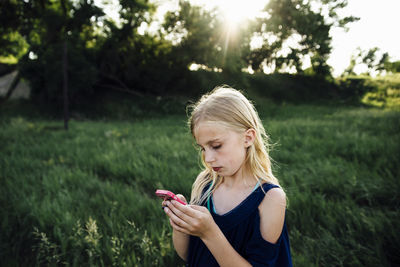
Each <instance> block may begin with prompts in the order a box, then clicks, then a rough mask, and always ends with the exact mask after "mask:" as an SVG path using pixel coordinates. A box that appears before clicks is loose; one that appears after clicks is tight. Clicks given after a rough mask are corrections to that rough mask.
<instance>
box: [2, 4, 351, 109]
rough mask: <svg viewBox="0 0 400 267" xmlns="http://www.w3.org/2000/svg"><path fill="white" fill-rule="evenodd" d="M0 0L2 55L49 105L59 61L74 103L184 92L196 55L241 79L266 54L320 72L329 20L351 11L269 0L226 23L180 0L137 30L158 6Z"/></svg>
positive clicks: (54, 100)
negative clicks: (254, 12) (307, 63)
mask: <svg viewBox="0 0 400 267" xmlns="http://www.w3.org/2000/svg"><path fill="white" fill-rule="evenodd" d="M0 4H1V5H2V8H1V9H0V12H1V13H0V22H1V23H0V35H1V37H0V48H1V49H0V50H1V54H0V57H1V60H3V61H4V60H5V58H7V60H8V62H14V63H15V62H17V64H18V65H17V69H18V70H19V71H20V74H21V76H22V78H24V79H26V80H28V81H29V82H30V84H31V87H32V94H31V95H32V98H33V99H34V100H36V101H38V102H39V103H41V104H47V105H53V107H54V108H58V107H59V106H60V105H61V103H62V101H61V100H62V98H61V96H62V94H61V93H60V92H61V88H62V81H63V76H62V69H63V67H64V66H67V68H68V70H67V74H68V85H69V96H68V97H69V103H71V104H72V106H73V107H72V108H74V107H76V106H81V105H85V104H87V103H89V102H91V101H92V100H93V99H94V96H95V95H96V94H98V93H99V92H100V91H104V90H112V91H123V92H126V93H128V94H132V95H136V96H142V95H153V96H167V95H171V94H174V95H176V94H183V95H188V94H191V93H192V91H193V90H192V89H190V85H191V84H193V81H194V80H192V79H191V77H192V74H191V73H190V72H189V70H188V68H189V66H191V64H193V63H194V64H197V65H198V66H200V67H201V68H203V69H206V70H210V71H217V72H223V73H224V74H223V75H224V76H225V77H229V76H241V78H238V80H240V79H242V80H245V79H246V78H245V77H246V74H245V73H243V69H247V68H248V67H249V66H252V67H253V69H254V70H260V69H262V67H263V64H265V63H266V64H267V65H268V66H270V67H272V69H275V70H276V71H278V70H279V71H287V70H288V69H289V68H292V67H294V68H295V69H297V72H298V73H300V74H301V73H302V72H303V70H302V62H303V60H304V59H305V58H307V57H309V58H310V60H311V64H312V71H309V72H308V74H312V76H319V77H327V76H329V73H330V70H329V67H328V66H327V65H326V60H327V56H328V54H329V53H330V41H331V39H330V36H329V30H330V29H331V28H332V27H336V26H338V27H343V26H345V25H346V24H347V23H349V22H352V21H354V20H355V18H353V17H346V18H341V17H339V16H338V14H337V11H338V10H340V9H341V8H343V7H344V6H346V4H347V2H346V1H344V0H340V1H339V0H330V1H327V0H324V1H322V0H318V1H317V0H315V1H298V0H285V1H275V0H274V1H270V2H269V3H268V5H267V6H266V8H265V11H266V15H267V16H265V17H264V18H261V19H259V20H258V21H256V22H254V21H253V22H251V20H249V21H244V22H242V23H240V24H238V25H236V26H234V27H233V26H232V25H231V26H229V25H228V24H227V23H226V22H225V21H224V19H223V16H222V13H221V12H222V11H221V10H218V9H217V8H216V9H213V10H206V9H205V8H203V7H201V6H195V5H193V4H191V3H190V2H189V1H179V8H178V10H173V11H171V12H168V13H167V14H166V16H165V20H164V21H163V22H161V23H160V25H159V26H158V29H157V30H156V31H152V32H151V31H147V32H146V31H145V32H143V27H144V25H150V24H152V22H153V20H154V18H155V11H156V9H157V6H156V4H154V3H152V2H150V1H148V0H135V1H132V0H119V1H117V4H118V5H117V8H118V16H119V19H117V21H115V20H113V19H111V18H109V17H107V16H106V15H105V13H104V10H106V9H104V7H103V6H96V4H95V1H94V0H89V1H86V0H60V1H56V0H43V1H14V0H5V1H1V3H0ZM104 5H105V6H107V3H105V4H104ZM316 6H317V7H320V10H318V9H316V8H315V7H316ZM103 9H104V10H103ZM254 37H260V38H261V39H262V40H263V46H262V47H261V48H259V49H255V50H253V49H252V48H251V46H250V43H251V41H252V38H254ZM296 38H300V39H298V40H297V41H298V46H291V47H290V52H289V53H288V54H285V53H283V52H282V51H284V50H285V49H286V48H287V45H288V42H290V41H291V40H295V39H296ZM271 40H272V41H271ZM64 44H67V47H68V55H67V61H64V60H63V46H64ZM200 75H202V74H200ZM233 79H236V78H235V77H234V78H233ZM188 85H189V87H188ZM188 88H189V89H188ZM188 91H189V92H188Z"/></svg>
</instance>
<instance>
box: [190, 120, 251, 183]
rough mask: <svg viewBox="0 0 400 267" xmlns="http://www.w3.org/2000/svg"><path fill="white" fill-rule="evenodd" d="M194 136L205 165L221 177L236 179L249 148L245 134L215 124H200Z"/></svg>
mask: <svg viewBox="0 0 400 267" xmlns="http://www.w3.org/2000/svg"><path fill="white" fill-rule="evenodd" d="M194 135H195V138H196V142H197V144H198V145H199V146H200V147H201V150H202V153H203V156H204V160H205V162H206V164H207V165H208V166H210V167H211V168H212V169H213V170H214V171H215V172H217V173H218V174H219V175H220V176H222V177H236V175H237V174H238V173H241V170H242V169H243V166H244V161H245V158H246V150H247V147H248V146H249V142H248V141H249V140H248V137H247V135H246V132H244V133H238V132H235V131H233V130H230V129H228V128H227V127H223V126H220V125H218V124H217V123H210V122H200V123H199V124H198V125H197V127H196V128H195V130H194ZM251 143H252V142H251Z"/></svg>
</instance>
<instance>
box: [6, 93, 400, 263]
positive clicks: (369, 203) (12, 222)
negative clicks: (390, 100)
mask: <svg viewBox="0 0 400 267" xmlns="http://www.w3.org/2000/svg"><path fill="white" fill-rule="evenodd" d="M257 108H258V110H259V112H260V114H261V117H262V119H263V122H264V124H265V127H266V129H267V132H268V133H269V134H270V136H271V139H272V141H273V142H274V143H275V146H274V150H273V151H272V153H271V155H272V157H273V158H274V160H275V162H276V163H275V173H276V175H277V177H278V178H279V179H280V180H281V183H282V185H283V187H284V189H285V191H286V193H287V196H288V199H289V206H288V212H287V222H288V228H289V235H290V238H291V240H290V241H291V249H292V254H293V261H294V266H395V265H398V264H400V256H399V254H398V251H399V249H400V227H399V225H400V214H399V212H398V210H399V206H400V197H399V192H400V179H399V178H400V164H399V162H400V142H399V141H400V116H399V115H400V112H398V111H388V110H382V109H368V108H362V107H342V106H318V105H284V104H282V105H277V104H272V103H270V102H267V101H265V102H264V101H262V100H261V99H260V100H258V101H257ZM0 113H1V110H0ZM4 114H6V115H4ZM185 122H186V117H185V114H184V112H182V114H181V115H179V114H178V115H165V116H162V117H161V116H153V117H152V118H146V119H131V120H118V121H115V120H114V121H107V120H80V121H77V120H72V121H71V122H70V130H69V131H68V132H66V131H64V130H63V129H62V128H61V127H62V122H61V121H55V120H51V119H44V118H43V117H40V116H31V115H29V114H12V113H10V112H4V113H3V115H1V116H0V205H1V209H0V214H1V224H0V227H1V228H0V263H1V265H2V266H32V265H72V266H86V265H93V266H175V265H178V266H182V265H183V262H182V261H181V260H180V259H179V258H178V257H177V256H176V254H175V252H174V250H173V247H172V243H171V233H170V227H169V225H168V223H167V220H166V218H165V215H164V214H163V212H162V210H161V208H160V201H159V200H158V199H156V197H154V190H155V189H156V188H168V189H170V190H172V191H174V192H177V193H183V194H184V195H186V196H189V194H190V188H191V184H192V182H193V179H194V178H195V176H196V174H197V173H198V171H199V169H200V164H199V160H198V152H197V151H196V149H195V148H194V146H193V141H192V139H191V136H190V135H189V133H188V130H187V129H186V125H185Z"/></svg>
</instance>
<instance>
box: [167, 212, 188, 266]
mask: <svg viewBox="0 0 400 267" xmlns="http://www.w3.org/2000/svg"><path fill="white" fill-rule="evenodd" d="M169 221H170V223H171V225H172V224H173V222H172V221H171V219H169ZM172 241H173V243H174V248H175V251H176V253H178V255H179V257H181V259H182V260H184V261H187V255H188V250H189V235H187V234H185V233H182V232H179V231H177V230H175V229H173V231H172Z"/></svg>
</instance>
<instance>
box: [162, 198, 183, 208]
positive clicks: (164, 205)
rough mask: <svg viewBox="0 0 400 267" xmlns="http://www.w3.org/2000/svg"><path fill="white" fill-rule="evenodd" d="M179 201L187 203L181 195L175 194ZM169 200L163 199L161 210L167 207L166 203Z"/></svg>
mask: <svg viewBox="0 0 400 267" xmlns="http://www.w3.org/2000/svg"><path fill="white" fill-rule="evenodd" d="M176 196H177V197H178V198H179V199H180V200H182V201H183V202H185V203H187V201H186V198H185V197H184V196H183V195H181V194H177V195H176ZM170 200H171V199H168V198H164V200H163V202H162V203H161V205H162V207H163V209H164V208H165V207H166V206H167V201H170Z"/></svg>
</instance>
